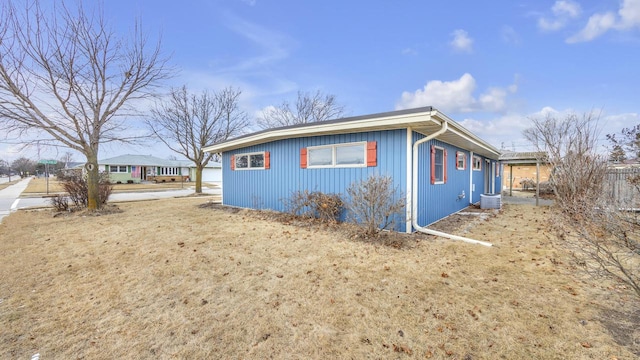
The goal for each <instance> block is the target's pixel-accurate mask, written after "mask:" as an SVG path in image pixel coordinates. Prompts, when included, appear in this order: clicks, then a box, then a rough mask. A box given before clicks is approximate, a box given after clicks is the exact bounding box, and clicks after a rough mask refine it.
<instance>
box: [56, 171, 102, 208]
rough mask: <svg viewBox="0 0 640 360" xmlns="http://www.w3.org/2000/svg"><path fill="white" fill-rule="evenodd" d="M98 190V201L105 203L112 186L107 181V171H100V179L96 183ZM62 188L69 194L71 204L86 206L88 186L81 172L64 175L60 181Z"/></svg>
mask: <svg viewBox="0 0 640 360" xmlns="http://www.w3.org/2000/svg"><path fill="white" fill-rule="evenodd" d="M98 186H99V187H100V188H99V192H100V202H101V203H102V204H106V203H107V200H108V199H109V196H111V191H112V190H113V186H112V185H111V183H110V182H109V174H108V173H100V180H99V183H98ZM62 188H63V189H64V190H65V191H66V192H67V193H68V194H69V196H68V199H69V200H71V202H72V203H73V205H75V206H77V207H82V208H85V207H87V203H88V199H89V188H88V186H87V179H86V178H85V176H84V175H82V174H74V175H70V176H67V177H65V179H64V180H63V181H62Z"/></svg>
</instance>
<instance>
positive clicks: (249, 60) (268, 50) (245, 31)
mask: <svg viewBox="0 0 640 360" xmlns="http://www.w3.org/2000/svg"><path fill="white" fill-rule="evenodd" d="M226 17H227V19H226V20H227V21H226V25H227V27H228V28H229V29H230V30H232V31H234V32H235V33H237V34H238V35H240V36H241V37H243V38H244V39H245V40H247V41H248V42H249V43H250V44H252V45H254V46H255V48H256V49H257V52H258V53H257V54H256V55H254V56H248V57H244V58H243V59H242V60H241V61H238V62H237V63H234V64H233V65H232V66H231V67H230V68H228V69H225V70H227V71H248V70H252V71H255V70H260V69H262V68H264V67H265V66H266V65H270V64H272V63H277V62H281V61H283V60H285V59H287V58H288V57H289V49H290V48H291V47H292V46H293V44H294V41H293V39H292V38H290V37H289V36H287V35H286V34H283V33H280V32H277V31H274V30H271V29H269V28H266V27H264V26H261V25H258V24H256V23H253V22H250V21H247V20H244V19H242V18H239V17H237V16H235V15H233V14H227V16H226Z"/></svg>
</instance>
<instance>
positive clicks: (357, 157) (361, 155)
mask: <svg viewBox="0 0 640 360" xmlns="http://www.w3.org/2000/svg"><path fill="white" fill-rule="evenodd" d="M307 156H308V167H310V168H313V167H364V166H367V163H366V156H367V143H366V142H357V143H346V144H334V145H323V146H313V147H309V148H308V149H307Z"/></svg>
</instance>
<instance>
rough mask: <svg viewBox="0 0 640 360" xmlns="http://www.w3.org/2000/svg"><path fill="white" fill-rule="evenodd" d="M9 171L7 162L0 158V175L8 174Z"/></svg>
mask: <svg viewBox="0 0 640 360" xmlns="http://www.w3.org/2000/svg"><path fill="white" fill-rule="evenodd" d="M9 171H11V168H10V167H9V162H7V161H6V160H3V159H0V175H9Z"/></svg>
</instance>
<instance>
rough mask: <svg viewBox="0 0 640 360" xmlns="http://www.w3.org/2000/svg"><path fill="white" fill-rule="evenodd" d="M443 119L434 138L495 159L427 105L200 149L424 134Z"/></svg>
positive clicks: (490, 151) (266, 133) (477, 140)
mask: <svg viewBox="0 0 640 360" xmlns="http://www.w3.org/2000/svg"><path fill="white" fill-rule="evenodd" d="M443 121H446V122H448V123H449V127H450V129H451V131H450V132H447V133H445V134H443V135H442V136H441V137H438V139H439V140H442V141H444V142H447V143H451V144H452V145H457V146H459V147H461V148H468V147H469V145H471V147H472V148H471V149H470V150H472V151H474V152H476V153H479V154H482V155H485V156H487V157H491V158H497V157H498V156H499V154H500V153H499V151H498V150H497V149H496V148H494V147H493V146H491V145H489V144H488V143H486V142H485V141H483V140H481V139H480V138H478V137H477V136H475V135H473V134H471V133H470V132H469V131H468V130H466V129H465V128H463V127H462V126H461V125H460V124H458V123H456V122H455V121H453V120H452V119H450V118H448V117H447V116H446V115H444V114H442V113H440V112H439V111H438V110H436V109H433V108H431V107H425V108H419V109H411V110H404V111H396V112H390V113H382V114H373V115H369V116H359V117H354V118H346V119H338V120H331V121H324V122H318V123H312V124H304V125H301V126H292V127H284V128H276V129H271V130H266V131H262V132H257V133H254V134H249V135H247V136H242V137H238V138H235V139H231V140H227V141H224V142H221V143H218V144H214V145H211V146H207V147H204V148H203V151H205V152H226V151H231V150H235V149H239V148H244V147H248V146H252V145H258V144H262V143H266V142H271V141H277V140H282V139H288V138H293V137H310V136H322V135H335V134H344V133H350V132H368V131H381V130H397V129H406V128H408V127H411V128H412V129H413V130H414V131H416V132H419V133H423V134H426V135H428V134H430V133H433V132H435V131H437V129H439V128H440V126H441V124H442V122H443Z"/></svg>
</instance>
